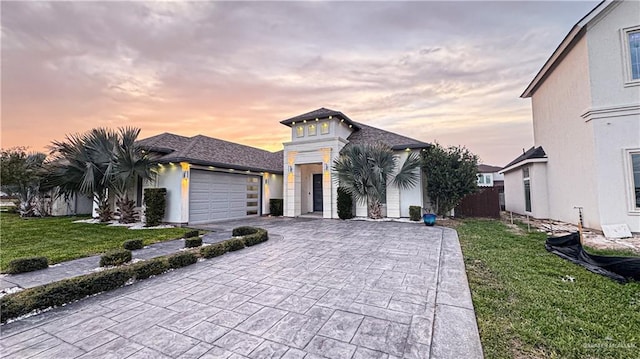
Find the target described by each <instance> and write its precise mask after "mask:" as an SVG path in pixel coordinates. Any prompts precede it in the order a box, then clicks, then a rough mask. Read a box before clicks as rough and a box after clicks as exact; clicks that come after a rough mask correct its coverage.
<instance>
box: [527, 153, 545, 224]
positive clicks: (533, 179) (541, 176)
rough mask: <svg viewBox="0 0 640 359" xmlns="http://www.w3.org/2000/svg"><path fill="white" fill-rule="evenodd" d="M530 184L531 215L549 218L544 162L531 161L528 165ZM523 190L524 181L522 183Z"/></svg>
mask: <svg viewBox="0 0 640 359" xmlns="http://www.w3.org/2000/svg"><path fill="white" fill-rule="evenodd" d="M529 171H530V172H529V176H530V177H529V181H530V186H531V215H532V216H533V217H535V218H540V219H542V218H549V190H548V182H547V180H548V178H547V164H546V163H532V164H531V165H530V166H529ZM522 187H523V191H524V183H523V184H522Z"/></svg>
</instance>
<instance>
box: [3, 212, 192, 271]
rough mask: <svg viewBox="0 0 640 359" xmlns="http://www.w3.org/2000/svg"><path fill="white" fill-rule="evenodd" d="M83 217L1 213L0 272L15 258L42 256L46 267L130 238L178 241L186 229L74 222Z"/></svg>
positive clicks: (94, 252) (150, 242)
mask: <svg viewBox="0 0 640 359" xmlns="http://www.w3.org/2000/svg"><path fill="white" fill-rule="evenodd" d="M83 218H86V217H45V218H29V219H22V218H20V217H19V216H18V215H17V214H8V213H0V225H1V227H2V246H1V248H0V270H2V271H3V272H4V271H5V270H6V269H7V266H8V264H9V262H10V261H11V260H13V259H17V258H26V257H35V256H43V257H46V258H47V259H48V260H49V264H55V263H59V262H63V261H68V260H71V259H77V258H82V257H87V256H91V255H95V254H100V253H103V252H106V251H108V250H112V249H117V248H120V247H121V246H122V243H123V242H124V241H126V240H130V239H142V240H143V242H144V245H149V244H152V243H157V242H162V241H166V240H171V239H176V238H181V237H183V236H184V234H185V233H187V232H189V231H190V230H189V229H186V228H166V229H154V230H137V231H132V230H129V229H127V228H126V227H117V226H107V225H105V224H86V223H73V221H75V220H79V219H83Z"/></svg>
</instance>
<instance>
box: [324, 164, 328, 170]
mask: <svg viewBox="0 0 640 359" xmlns="http://www.w3.org/2000/svg"><path fill="white" fill-rule="evenodd" d="M324 170H325V171H328V170H329V164H328V163H325V164H324Z"/></svg>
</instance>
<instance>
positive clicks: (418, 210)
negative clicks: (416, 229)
mask: <svg viewBox="0 0 640 359" xmlns="http://www.w3.org/2000/svg"><path fill="white" fill-rule="evenodd" d="M409 219H410V220H412V221H419V220H421V219H422V207H420V206H409Z"/></svg>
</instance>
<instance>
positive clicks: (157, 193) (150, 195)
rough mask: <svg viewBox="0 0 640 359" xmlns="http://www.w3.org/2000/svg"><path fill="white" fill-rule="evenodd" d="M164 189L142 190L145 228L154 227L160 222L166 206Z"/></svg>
mask: <svg viewBox="0 0 640 359" xmlns="http://www.w3.org/2000/svg"><path fill="white" fill-rule="evenodd" d="M166 196H167V189H166V188H146V189H145V190H144V205H145V208H146V209H145V222H146V223H145V226H147V227H154V226H157V225H159V224H160V223H161V222H162V218H163V217H164V211H165V207H166V205H167V198H166Z"/></svg>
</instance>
